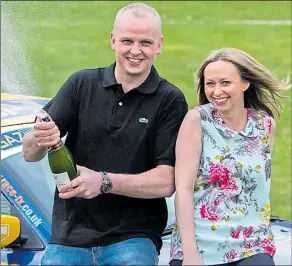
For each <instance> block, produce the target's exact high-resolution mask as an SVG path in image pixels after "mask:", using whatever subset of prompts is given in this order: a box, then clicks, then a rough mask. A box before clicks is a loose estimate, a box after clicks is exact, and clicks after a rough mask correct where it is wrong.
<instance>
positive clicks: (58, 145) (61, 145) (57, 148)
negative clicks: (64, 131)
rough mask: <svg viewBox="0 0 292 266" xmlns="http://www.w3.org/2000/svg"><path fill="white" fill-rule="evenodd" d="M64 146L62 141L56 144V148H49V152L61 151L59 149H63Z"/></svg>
mask: <svg viewBox="0 0 292 266" xmlns="http://www.w3.org/2000/svg"><path fill="white" fill-rule="evenodd" d="M63 146H64V143H63V142H62V140H60V141H59V143H58V144H56V145H54V146H52V147H49V148H48V152H52V151H56V150H59V149H61V148H62V147H63Z"/></svg>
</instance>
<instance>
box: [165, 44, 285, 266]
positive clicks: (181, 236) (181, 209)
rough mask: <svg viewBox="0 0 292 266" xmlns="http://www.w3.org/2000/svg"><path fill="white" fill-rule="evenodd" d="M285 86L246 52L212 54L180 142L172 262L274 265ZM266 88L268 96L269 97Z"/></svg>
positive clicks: (200, 75) (202, 71)
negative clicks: (278, 138)
mask: <svg viewBox="0 0 292 266" xmlns="http://www.w3.org/2000/svg"><path fill="white" fill-rule="evenodd" d="M286 88H287V85H286V84H284V85H281V84H280V82H279V81H278V80H277V79H276V78H275V77H274V75H273V74H272V73H271V72H270V71H269V70H267V69H266V68H265V67H264V66H262V65H261V64H260V63H258V62H257V61H256V60H255V59H254V58H252V57H251V56H250V55H248V54H246V53H245V52H243V51H240V50H237V49H233V48H226V49H220V50H217V51H215V52H214V53H212V54H211V55H210V56H209V57H208V58H207V59H206V60H205V61H204V62H203V64H202V66H201V67H200V69H199V72H198V94H199V102H200V106H198V107H195V108H194V109H192V110H190V111H189V112H188V114H187V115H186V117H185V119H184V121H183V123H182V125H181V128H180V131H179V135H178V139H177V144H176V167H175V182H176V198H175V209H176V216H177V223H176V225H175V228H174V230H173V233H172V242H171V262H170V264H171V265H182V264H183V265H236V266H239V265H240V266H242V265H274V261H273V255H274V254H275V251H276V249H275V243H274V241H273V233H272V231H271V224H270V213H271V208H270V200H269V192H270V174H271V151H272V147H273V139H274V133H275V127H276V123H275V120H274V119H273V117H274V114H273V111H272V109H271V108H270V107H269V106H268V105H267V103H269V104H271V105H272V107H274V108H275V109H276V110H277V111H279V108H280V105H279V101H278V100H277V99H276V97H277V96H279V95H278V94H277V92H278V91H281V90H284V89H286ZM266 91H268V92H269V94H268V93H267V92H266Z"/></svg>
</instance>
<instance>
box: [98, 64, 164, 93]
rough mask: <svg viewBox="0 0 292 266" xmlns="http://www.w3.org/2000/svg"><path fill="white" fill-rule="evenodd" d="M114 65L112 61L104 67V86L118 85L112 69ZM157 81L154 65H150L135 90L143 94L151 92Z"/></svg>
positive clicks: (154, 88) (158, 79)
mask: <svg viewBox="0 0 292 266" xmlns="http://www.w3.org/2000/svg"><path fill="white" fill-rule="evenodd" d="M115 67H116V63H113V64H111V65H110V66H109V67H107V68H106V69H105V72H104V77H103V87H104V88H108V87H111V86H114V85H118V82H117V80H116V78H115V71H114V70H115ZM159 82H160V77H159V75H158V73H157V71H156V69H155V67H154V66H152V67H151V70H150V73H149V75H148V77H147V78H146V80H145V81H144V82H143V83H142V84H141V85H140V86H138V87H137V88H136V90H137V91H139V92H141V93H144V94H150V93H153V92H155V90H156V89H157V87H158V85H159Z"/></svg>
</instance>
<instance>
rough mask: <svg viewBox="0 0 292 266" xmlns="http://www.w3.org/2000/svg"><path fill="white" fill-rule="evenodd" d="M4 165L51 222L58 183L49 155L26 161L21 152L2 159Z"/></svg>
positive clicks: (10, 175)
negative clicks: (37, 159)
mask: <svg viewBox="0 0 292 266" xmlns="http://www.w3.org/2000/svg"><path fill="white" fill-rule="evenodd" d="M2 167H3V168H4V170H5V171H6V172H7V174H8V175H9V177H10V178H11V179H13V182H15V183H16V184H17V185H18V186H19V187H20V189H21V191H22V192H23V193H25V194H26V195H27V196H28V197H30V199H31V201H32V203H33V205H34V206H35V207H36V208H37V209H39V210H41V211H42V213H43V215H44V216H45V217H46V218H47V219H48V221H50V222H51V220H52V207H53V195H54V192H55V188H56V185H55V181H54V179H53V176H52V172H51V170H50V167H49V164H48V159H47V157H45V158H44V159H43V160H41V161H39V162H26V161H25V160H24V159H23V156H22V153H21V152H19V153H17V154H15V155H12V156H10V157H8V158H6V159H4V160H2ZM1 209H2V204H1Z"/></svg>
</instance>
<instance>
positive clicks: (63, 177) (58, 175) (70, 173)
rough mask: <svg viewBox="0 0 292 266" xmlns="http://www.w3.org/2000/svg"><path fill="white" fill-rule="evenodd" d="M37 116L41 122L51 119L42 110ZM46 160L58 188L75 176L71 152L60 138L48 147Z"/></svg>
mask: <svg viewBox="0 0 292 266" xmlns="http://www.w3.org/2000/svg"><path fill="white" fill-rule="evenodd" d="M38 118H39V120H40V121H42V122H50V121H52V118H51V117H50V116H49V115H48V114H47V113H44V112H40V113H39V114H38ZM48 160H49V165H50V168H51V171H52V173H53V177H54V179H55V181H56V185H57V188H58V190H60V188H61V187H62V186H63V185H65V184H67V183H68V182H70V180H73V179H74V178H75V177H76V176H77V168H76V165H75V163H74V160H73V157H72V154H71V152H70V151H69V150H68V148H67V147H66V146H65V145H64V143H63V142H62V140H60V141H59V143H58V144H56V145H54V146H53V147H49V148H48Z"/></svg>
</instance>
